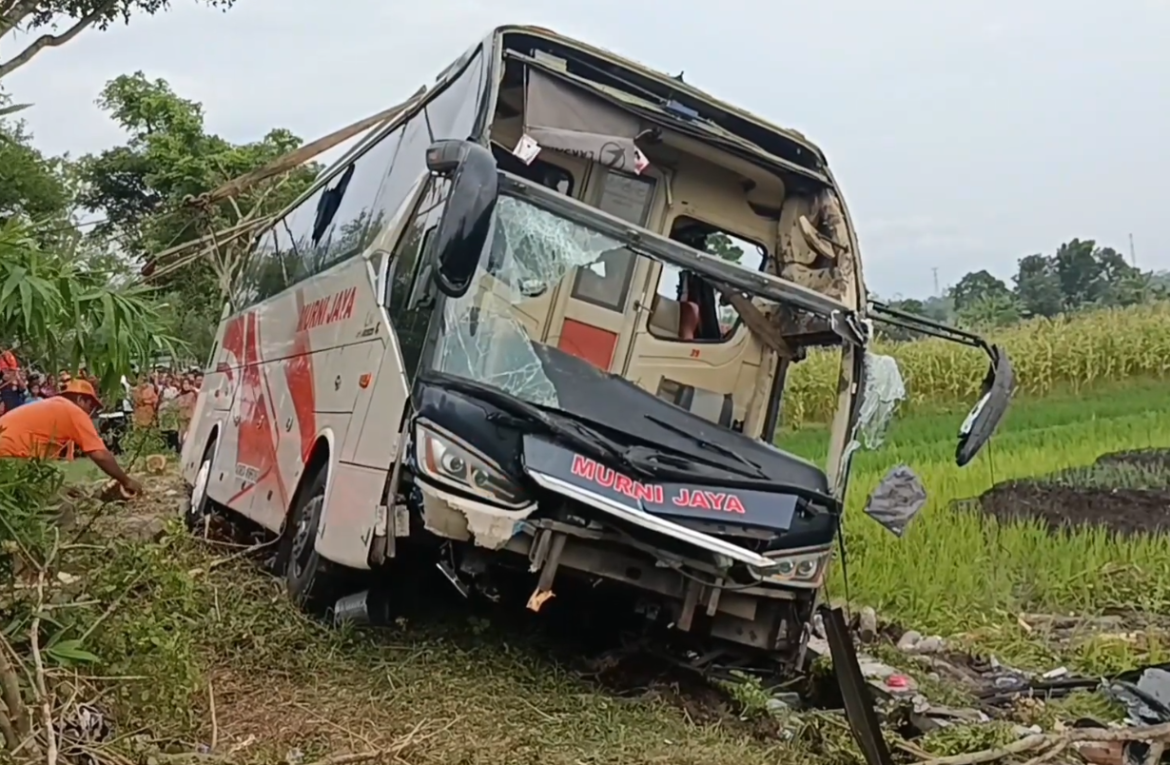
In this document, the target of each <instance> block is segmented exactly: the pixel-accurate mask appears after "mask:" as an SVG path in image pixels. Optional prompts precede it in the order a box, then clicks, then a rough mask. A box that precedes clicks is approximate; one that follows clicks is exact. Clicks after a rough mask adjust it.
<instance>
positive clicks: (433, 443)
mask: <svg viewBox="0 0 1170 765" xmlns="http://www.w3.org/2000/svg"><path fill="white" fill-rule="evenodd" d="M415 444H416V445H417V446H416V452H415V454H416V456H417V458H418V466H419V470H421V471H422V473H423V475H425V476H426V477H427V478H431V479H433V480H435V481H437V482H439V483H443V484H447V485H448V486H452V487H455V488H457V489H460V490H462V491H464V492H467V493H469V494H472V495H475V496H477V497H481V498H483V499H485V500H487V501H488V502H491V503H493V504H497V505H509V506H514V507H518V506H520V505H523V504H526V502H525V499H524V493H523V490H522V489H521V488H520V487H519V486H518V485H517V484H516V482H515V481H513V480H512V479H511V478H509V477H508V476H507V475H506V474H505V473H504V471H502V470H500V468H499V467H497V466H496V465H495V464H494V463H493V462H492V461H491V460H489V459H488V458H487V457H484V456H483V455H481V454H479V453H478V452H476V451H475V450H474V449H472V448H471V447H470V446H467V445H466V444H464V443H462V442H461V441H459V440H458V439H456V438H455V437H454V436H451V435H449V434H447V433H443V432H440V431H439V430H437V429H435V428H434V427H432V426H429V425H423V424H419V425H417V426H416V427H415Z"/></svg>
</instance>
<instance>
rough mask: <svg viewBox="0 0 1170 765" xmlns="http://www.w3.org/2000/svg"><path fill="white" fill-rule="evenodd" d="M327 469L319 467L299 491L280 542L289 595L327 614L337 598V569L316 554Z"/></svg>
mask: <svg viewBox="0 0 1170 765" xmlns="http://www.w3.org/2000/svg"><path fill="white" fill-rule="evenodd" d="M325 477H326V471H325V470H318V471H317V473H316V474H315V475H314V476H313V478H312V481H311V482H310V483H309V485H308V487H307V488H306V490H305V491H303V492H300V495H299V496H298V497H297V501H296V505H295V506H294V507H293V510H292V513H291V515H290V516H289V519H288V524H287V526H286V528H285V533H284V538H283V539H282V540H281V542H280V554H279V560H281V561H283V562H284V579H285V583H286V586H287V588H288V594H289V597H290V598H292V601H293V602H294V603H296V604H297V605H298V606H300V607H301V608H303V609H304V610H306V611H309V612H310V613H324V612H325V611H326V610H327V609H328V608H329V607H331V606H332V605H333V600H334V599H335V598H336V594H337V588H336V586H335V584H336V579H337V572H336V571H333V570H332V566H331V564H330V563H329V561H327V560H325V559H324V558H322V557H321V556H320V555H318V554H317V550H316V548H315V542H316V540H317V528H318V527H319V526H320V523H321V513H322V512H323V511H324V509H325Z"/></svg>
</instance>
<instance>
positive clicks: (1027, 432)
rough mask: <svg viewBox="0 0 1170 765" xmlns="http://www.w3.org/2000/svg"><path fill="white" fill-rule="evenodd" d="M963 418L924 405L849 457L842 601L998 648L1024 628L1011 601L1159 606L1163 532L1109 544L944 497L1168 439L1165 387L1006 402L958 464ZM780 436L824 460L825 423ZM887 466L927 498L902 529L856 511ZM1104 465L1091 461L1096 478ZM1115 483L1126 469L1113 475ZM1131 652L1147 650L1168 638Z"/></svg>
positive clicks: (1076, 606) (1166, 603)
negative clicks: (899, 467) (906, 473)
mask: <svg viewBox="0 0 1170 765" xmlns="http://www.w3.org/2000/svg"><path fill="white" fill-rule="evenodd" d="M964 414H965V413H964V412H939V411H935V412H929V413H923V414H918V415H915V416H913V417H909V418H906V419H904V420H900V421H896V422H895V423H894V424H893V426H892V427H891V429H890V433H889V436H888V439H887V441H886V443H885V444H884V445H883V446H882V448H880V449H879V450H877V451H873V452H862V453H860V454H859V455H858V456H857V458H856V459H855V460H854V473H853V476H852V478H851V488H850V495H849V498H848V503H847V505H848V510H847V514H846V523H845V529H846V540H847V542H848V550H849V559H848V574H849V588H850V597H851V599H852V600H854V601H856V602H862V603H866V604H869V605H873V606H875V607H876V608H877V609H878V610H879V612H881V613H883V614H884V615H886V616H888V617H890V618H892V619H895V620H898V621H901V622H903V623H905V624H908V625H912V626H913V627H914V628H915V629H919V630H923V631H930V632H937V633H940V634H944V635H953V634H957V633H966V632H977V633H978V634H980V635H981V636H982V637H983V638H985V639H988V640H990V641H992V642H994V643H996V644H997V645H1008V644H1011V643H1012V642H1013V641H1016V640H1017V639H1019V638H1022V637H1023V636H1022V635H1020V634H1019V633H1018V631H1017V630H1016V629H1014V628H1013V627H1014V624H1015V618H1014V616H1013V615H1014V614H1016V613H1019V612H1021V611H1032V612H1049V613H1056V612H1061V613H1064V612H1070V611H1075V612H1078V613H1093V612H1100V611H1105V610H1110V609H1141V610H1147V611H1150V612H1155V613H1157V612H1165V611H1166V609H1167V608H1170V539H1168V538H1165V537H1153V538H1151V537H1140V538H1136V539H1134V538H1131V539H1127V540H1119V539H1115V538H1112V537H1111V536H1110V535H1108V534H1106V533H1105V532H1096V531H1094V532H1082V533H1077V534H1063V535H1053V534H1050V533H1049V532H1047V531H1045V530H1043V529H1041V528H1040V527H1039V525H1032V524H1012V525H999V524H996V523H993V522H990V521H988V520H987V519H986V518H983V517H981V516H979V515H978V514H976V513H973V512H963V511H960V510H957V509H955V508H954V507H952V505H954V503H956V501H958V500H963V499H966V498H971V497H976V496H978V495H979V494H981V493H982V492H984V491H986V490H987V489H989V488H990V487H991V486H992V485H994V484H995V483H997V482H1002V481H1006V480H1011V479H1019V478H1026V477H1030V476H1040V475H1048V474H1053V473H1058V472H1060V471H1068V470H1069V469H1075V468H1082V469H1083V468H1085V467H1086V466H1090V465H1092V463H1093V462H1095V460H1096V459H1097V457H1099V456H1100V455H1102V454H1106V453H1109V452H1115V451H1127V450H1134V449H1142V448H1148V447H1161V448H1166V447H1170V390H1167V389H1166V387H1165V385H1164V383H1161V384H1158V383H1146V382H1138V383H1135V384H1133V385H1131V386H1129V387H1128V388H1124V387H1122V388H1118V387H1116V386H1110V387H1109V388H1107V389H1103V390H1100V391H1096V392H1094V393H1093V395H1092V396H1080V397H1078V396H1074V395H1071V394H1069V395H1064V396H1057V397H1051V398H1046V399H1039V400H1020V401H1017V402H1015V403H1014V404H1013V408H1012V410H1011V411H1010V412H1009V414H1008V416H1007V418H1006V419H1005V421H1004V423H1003V424H1002V425H1001V428H1000V431H999V433H998V434H997V435H996V437H995V438H994V440H993V441H992V443H991V444H989V445H988V446H987V447H986V448H985V449H984V451H983V452H982V453H981V454H980V455H979V456H978V457H977V458H976V460H975V461H973V462H972V463H971V464H970V465H968V466H967V467H965V468H959V467H957V466H955V464H954V448H955V438H956V433H957V429H958V425H959V423H960V422H961V421H962V418H963V416H964ZM777 442H778V443H779V444H780V445H781V446H782V447H784V448H786V449H790V450H792V451H794V452H796V453H798V454H802V455H805V456H808V457H809V458H810V459H815V458H818V457H822V458H823V455H824V454H825V451H826V443H827V437H826V433H825V430H824V428H810V429H805V430H801V431H798V432H791V431H790V432H782V433H781V434H780V436H779V437H778V439H777ZM898 463H905V464H907V465H909V466H910V467H911V468H912V469H913V470H914V471H915V472H916V473H917V474H918V475H919V477H920V478H921V479H922V481H923V483H924V484H925V486H926V488H927V492H928V496H929V499H928V504H927V507H926V508H925V509H924V511H923V512H922V513H921V515H920V516H919V517H918V518H916V519H915V520H914V522H913V524H912V525H911V527H910V529H909V530H908V532H907V534H906V535H905V536H904V537H903V538H901V539H898V538H896V537H894V536H893V535H891V534H889V533H888V532H886V531H885V530H884V529H882V528H881V527H879V526H878V525H877V524H875V523H873V522H871V521H870V520H869V519H868V518H866V517H865V516H864V514H862V513H861V512H860V510H861V508H862V505H863V504H864V499H865V497H866V495H867V494H868V493H869V491H871V490H872V489H873V487H874V486H876V484H877V483H878V481H879V480H880V479H881V477H882V475H883V474H884V472H885V471H886V470H887V469H888V468H889V467H891V466H892V465H895V464H898ZM1081 472H1085V471H1084V470H1082V471H1081ZM1089 472H1092V471H1089ZM1104 472H1108V471H1104ZM1123 472H1124V471H1123ZM1102 473H1103V471H1102V470H1101V469H1098V470H1097V474H1098V476H1099V477H1100V475H1101V474H1102ZM1066 475H1067V474H1066ZM1146 478H1147V482H1148V481H1149V480H1152V479H1150V478H1149V477H1148V476H1147V477H1146ZM1118 480H1119V481H1121V482H1122V483H1132V482H1133V481H1134V480H1136V479H1135V477H1134V476H1127V475H1119V476H1118ZM830 586H831V590H832V593H833V594H834V595H836V596H841V595H843V594H844V590H845V582H844V579H843V576H842V570H841V568H840V567H839V566H838V567H836V569H835V571H834V576H833V579H832V582H831V585H830ZM1008 648H1009V650H1014V649H1013V648H1012V647H1011V646H1010V645H1008ZM1016 648H1017V649H1018V650H1019V652H1020V653H1021V654H1022V653H1027V652H1030V653H1029V655H1030V656H1032V658H1035V659H1037V660H1048V659H1051V658H1052V657H1046V656H1041V655H1033V654H1035V652H1034V651H1033V650H1032V647H1029V648H1027V649H1023V648H1019V647H1018V646H1017V647H1016ZM1099 649H1100V646H1095V647H1088V648H1085V649H1084V651H1083V653H1084V654H1085V656H1084V659H1085V661H1086V663H1088V664H1092V665H1094V666H1099V665H1101V664H1102V663H1106V664H1107V663H1108V662H1109V661H1112V660H1113V659H1112V658H1110V657H1109V656H1105V657H1101V656H1100V655H1099V654H1100V650H1099ZM1141 650H1142V651H1144V652H1145V653H1146V654H1148V655H1149V656H1150V657H1152V658H1158V657H1160V656H1161V655H1162V652H1163V651H1165V650H1167V647H1164V646H1162V645H1150V646H1142V647H1141ZM1125 656H1126V657H1131V656H1132V651H1130V652H1128V653H1125ZM1072 659H1073V660H1076V659H1077V656H1073V657H1072Z"/></svg>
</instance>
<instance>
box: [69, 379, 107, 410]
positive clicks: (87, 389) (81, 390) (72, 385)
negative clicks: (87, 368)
mask: <svg viewBox="0 0 1170 765" xmlns="http://www.w3.org/2000/svg"><path fill="white" fill-rule="evenodd" d="M60 393H61V395H65V394H66V393H73V394H75V395H78V396H89V397H90V398H91V399H93V402H94V404H96V405H97V406H99V407H100V406H101V405H102V400H101V399H100V398H98V394H97V391H95V390H94V389H93V384H92V383H91V382H90V381H89V380H80V379H78V380H70V381H69V382H68V383H66V384H65V387H64V388H62V389H61V391H60Z"/></svg>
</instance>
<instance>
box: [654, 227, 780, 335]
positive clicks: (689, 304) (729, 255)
mask: <svg viewBox="0 0 1170 765" xmlns="http://www.w3.org/2000/svg"><path fill="white" fill-rule="evenodd" d="M670 238H671V239H674V240H675V241H678V242H681V243H683V244H685V245H687V246H689V247H693V248H694V249H696V250H700V251H701V252H706V253H710V254H711V255H717V256H719V257H721V258H723V259H724V260H730V261H732V262H735V263H739V264H740V265H742V266H746V267H748V268H755V269H756V270H763V268H764V266H765V265H766V264H767V257H768V250H767V249H766V248H765V247H764V246H763V245H761V244H756V243H755V242H752V241H749V240H747V239H743V238H742V237H738V236H736V235H734V234H731V233H729V232H727V231H722V230H720V229H718V228H715V227H714V226H709V225H707V224H706V223H703V222H701V221H698V220H695V219H694V218H686V217H682V218H678V219H677V220H675V222H674V225H673V226H672V227H671V234H670ZM740 321H741V319H740V318H739V314H737V313H736V312H735V309H734V308H732V307H731V306H730V305H728V304H727V303H726V301H725V300H724V299H723V297H722V295H720V294H719V293H718V292H717V291H716V290H715V289H714V287H712V286H711V285H710V284H708V283H707V282H706V280H704V279H702V278H701V277H699V276H698V275H697V274H693V273H690V272H685V271H682V270H680V269H679V268H678V267H677V266H673V265H671V264H669V263H663V264H662V268H661V271H660V273H659V276H658V289H657V291H656V294H655V296H654V305H653V306H652V309H651V312H650V323H649V327H648V329H649V331H650V334H652V335H654V336H655V337H657V338H659V339H662V340H684V341H706V342H720V341H724V340H728V339H730V338H731V336H732V335H734V334H735V331H736V329H738V327H739V324H740Z"/></svg>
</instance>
